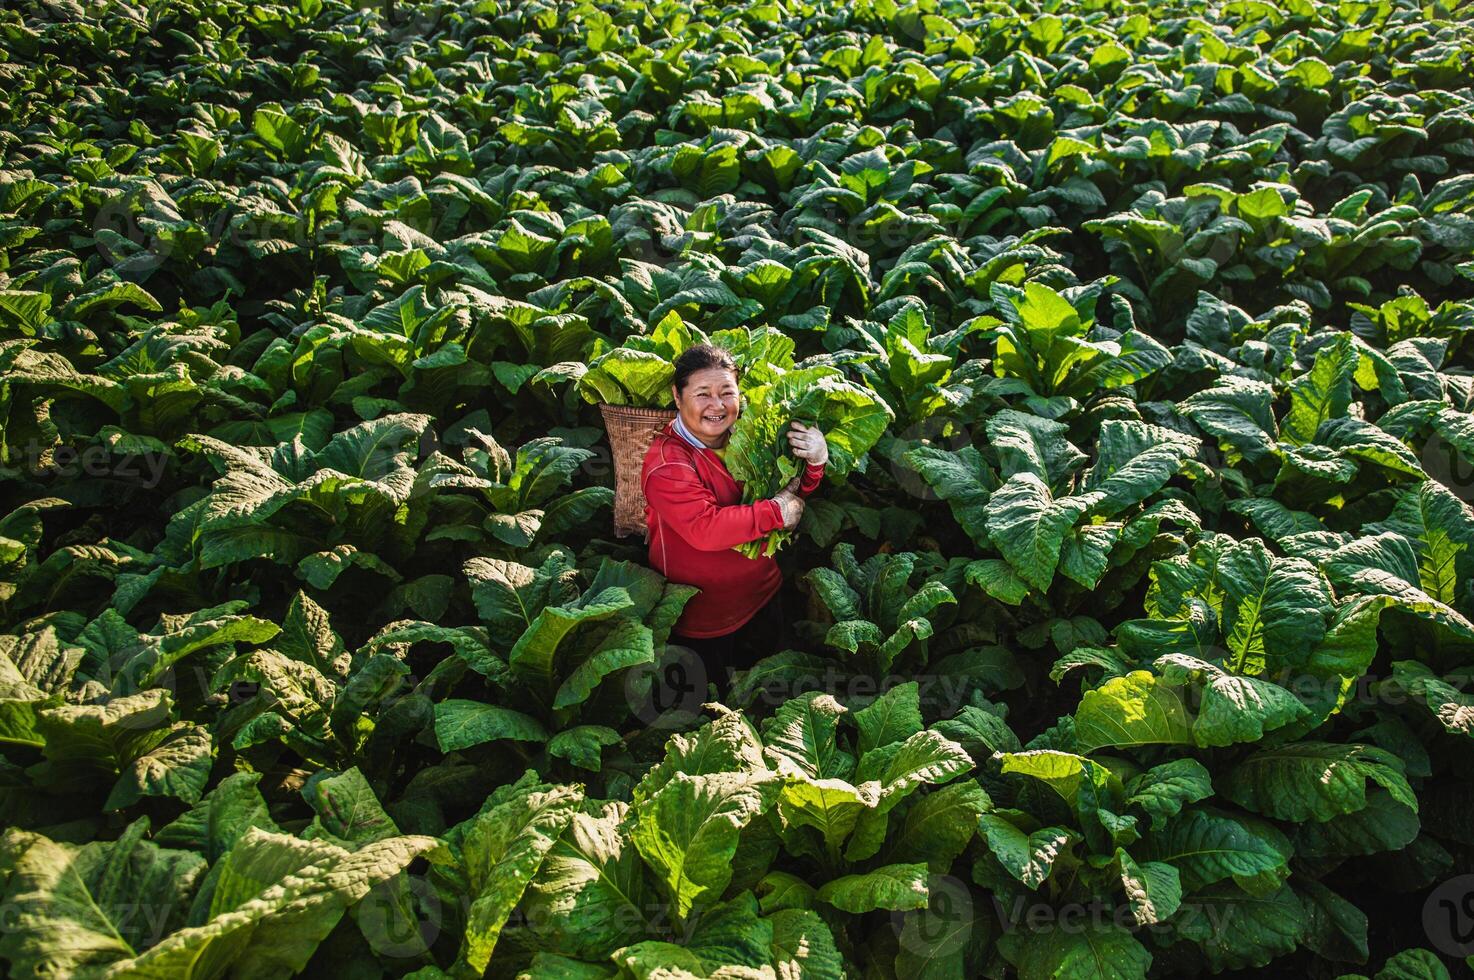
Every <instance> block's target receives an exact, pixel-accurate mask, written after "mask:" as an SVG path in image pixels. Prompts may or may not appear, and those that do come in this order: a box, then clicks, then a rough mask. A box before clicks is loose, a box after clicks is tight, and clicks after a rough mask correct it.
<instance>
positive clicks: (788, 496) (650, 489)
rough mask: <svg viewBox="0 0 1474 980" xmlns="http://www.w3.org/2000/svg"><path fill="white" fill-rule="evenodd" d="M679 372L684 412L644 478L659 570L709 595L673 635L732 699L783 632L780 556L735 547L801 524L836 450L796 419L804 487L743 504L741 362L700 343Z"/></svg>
mask: <svg viewBox="0 0 1474 980" xmlns="http://www.w3.org/2000/svg"><path fill="white" fill-rule="evenodd" d="M675 368H676V374H675V380H674V383H673V384H672V385H671V395H672V396H673V397H674V398H675V403H676V412H677V415H676V417H675V419H673V420H672V421H671V423H670V424H669V425H668V426H666V428H665V429H663V430H661V431H660V432H658V433H656V435H655V438H654V440H653V441H652V442H651V443H650V449H649V451H648V452H646V453H645V464H644V469H643V472H642V475H641V483H642V484H643V487H644V491H645V501H646V503H645V520H646V524H647V526H648V528H649V531H648V540H649V542H650V564H651V565H652V566H654V567H655V568H656V569H658V570H659V571H660V573H661V574H662V575H664V576H665V577H666V578H667V579H669V580H670V581H672V582H680V583H683V584H685V585H694V586H696V587H697V588H699V589H700V590H701V591H700V593H698V594H697V595H695V596H693V597H692V599H691V601H690V602H688V603H686V607H685V609H684V610H683V611H682V613H681V618H680V619H679V620H678V621H677V622H676V625H675V628H674V630H673V631H672V637H671V639H672V642H674V643H678V644H680V645H682V646H686V647H690V648H691V649H692V650H695V651H696V652H697V653H698V654H699V655H700V656H701V659H702V663H703V664H704V665H705V667H706V672H707V677H708V678H709V679H710V680H712V681H715V682H716V684H717V689H718V691H720V692H723V693H725V691H726V684H727V682H728V681H729V680H730V676H731V674H732V672H733V671H735V670H738V669H743V668H746V667H748V666H750V665H751V664H752V663H753V662H754V661H755V660H757V659H759V658H760V657H762V656H765V655H766V654H769V653H772V652H775V649H776V646H777V644H778V642H779V637H780V635H781V632H782V627H783V613H782V608H781V605H780V599H779V596H778V588H779V586H780V585H782V584H783V576H782V573H780V572H779V571H778V562H777V560H776V559H774V558H773V557H772V556H770V555H763V556H761V557H759V558H747V557H745V556H743V555H742V554H740V553H738V552H737V551H734V550H733V547H734V546H735V545H739V544H742V543H743V542H746V541H756V540H758V539H759V538H763V537H765V536H766V535H767V534H768V533H769V532H770V531H775V530H777V529H779V528H793V527H794V526H796V525H797V524H798V520H799V517H801V516H802V514H803V508H804V504H803V498H804V497H806V496H808V495H809V494H810V493H812V492H813V491H814V490H815V488H817V487H818V486H819V482H820V480H821V479H822V478H823V476H824V464H825V463H826V462H828V460H829V448H828V447H827V446H826V445H825V443H824V434H823V433H822V432H820V431H819V429H818V428H817V427H815V428H810V427H808V426H805V425H803V424H802V423H800V422H793V423H792V426H791V428H790V430H789V433H788V443H789V445H790V446H791V447H792V449H793V455H794V456H795V457H797V458H798V459H800V460H802V461H803V462H804V463H805V464H806V465H805V467H804V471H803V473H802V474H800V476H799V478H798V480H797V484H798V485H797V487H796V488H793V484H790V485H789V488H787V489H784V490H782V491H780V492H779V493H778V494H777V495H776V496H774V497H772V498H770V499H768V500H759V501H757V502H756V503H753V504H743V503H741V500H742V486H741V484H739V483H738V482H737V481H736V480H735V479H733V477H732V474H731V473H730V472H728V471H727V467H726V464H725V462H724V461H723V456H724V455H725V453H726V446H727V440H728V439H729V438H730V437H731V434H732V424H733V423H734V422H736V421H737V413H738V412H739V411H740V405H739V402H738V397H739V395H738V388H737V364H736V362H735V361H733V360H732V356H731V355H730V354H728V353H727V352H726V351H724V350H722V349H721V348H720V347H713V346H712V345H710V344H698V345H696V346H695V347H691V348H688V349H687V350H686V351H684V352H683V353H682V354H681V355H680V356H679V357H677V358H676V363H675Z"/></svg>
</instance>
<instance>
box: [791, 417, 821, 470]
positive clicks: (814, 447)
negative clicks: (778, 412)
mask: <svg viewBox="0 0 1474 980" xmlns="http://www.w3.org/2000/svg"><path fill="white" fill-rule="evenodd" d="M788 445H789V446H791V447H793V455H794V456H795V457H797V458H798V459H801V460H803V461H804V462H805V463H808V464H809V465H810V466H823V465H824V464H825V463H827V462H829V444H828V443H827V442H825V441H824V433H823V432H820V431H819V427H818V426H817V425H814V426H809V425H804V424H803V423H802V422H799V421H797V420H795V421H794V422H793V423H791V425H790V426H789V429H788Z"/></svg>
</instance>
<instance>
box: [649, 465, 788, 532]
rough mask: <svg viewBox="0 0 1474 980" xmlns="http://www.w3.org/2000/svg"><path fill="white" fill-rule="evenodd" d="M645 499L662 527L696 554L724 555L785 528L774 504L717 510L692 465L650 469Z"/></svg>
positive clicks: (736, 506)
mask: <svg viewBox="0 0 1474 980" xmlns="http://www.w3.org/2000/svg"><path fill="white" fill-rule="evenodd" d="M645 500H646V502H647V503H649V504H650V507H651V509H652V510H654V511H655V513H656V514H658V515H659V517H660V520H661V522H662V523H663V524H665V525H666V526H668V527H670V528H671V529H672V530H674V531H675V532H676V533H677V534H679V535H680V536H681V537H682V538H683V539H685V541H686V543H687V544H689V545H690V546H691V547H693V548H695V549H696V550H697V551H725V550H727V549H728V548H733V547H736V546H737V545H739V544H745V543H746V542H748V541H756V540H758V539H759V538H762V537H764V536H766V535H767V534H768V532H769V531H776V530H778V528H780V527H782V526H783V511H782V510H781V509H780V508H779V507H778V504H777V503H776V502H775V501H772V500H759V501H758V502H757V503H755V504H734V505H732V506H730V507H721V506H719V505H718V504H717V498H716V496H715V495H714V494H713V493H712V492H711V490H709V489H708V488H707V487H706V485H705V484H704V483H702V482H701V480H700V479H698V478H697V476H696V470H695V469H694V468H693V467H692V466H691V465H690V464H689V463H683V462H668V463H660V464H658V465H657V466H655V467H654V468H652V469H651V470H650V472H648V473H647V474H645Z"/></svg>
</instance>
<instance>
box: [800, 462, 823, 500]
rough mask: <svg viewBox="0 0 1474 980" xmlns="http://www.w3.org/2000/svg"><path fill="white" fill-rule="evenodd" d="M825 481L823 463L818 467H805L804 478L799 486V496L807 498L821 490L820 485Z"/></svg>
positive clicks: (811, 465)
mask: <svg viewBox="0 0 1474 980" xmlns="http://www.w3.org/2000/svg"><path fill="white" fill-rule="evenodd" d="M823 480H824V464H823V463H820V464H819V465H818V466H814V465H813V464H809V465H806V466H804V478H803V480H802V481H801V482H800V483H799V485H798V495H799V496H800V497H807V496H808V495H809V494H811V493H813V492H814V491H815V490H817V489H819V484H820V483H822V482H823Z"/></svg>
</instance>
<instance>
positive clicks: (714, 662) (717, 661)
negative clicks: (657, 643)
mask: <svg viewBox="0 0 1474 980" xmlns="http://www.w3.org/2000/svg"><path fill="white" fill-rule="evenodd" d="M783 629H784V619H783V598H782V594H781V593H777V594H774V596H773V598H771V599H769V600H768V603H767V605H765V606H763V607H762V608H761V609H759V610H758V611H757V612H756V613H754V614H753V617H752V618H751V619H749V620H748V621H747V622H745V623H743V624H742V625H741V626H739V627H737V629H736V630H734V631H733V632H731V633H728V634H727V635H726V636H712V637H708V638H706V639H695V638H693V637H688V636H682V635H680V634H679V633H672V634H671V638H670V640H671V642H672V643H677V644H680V645H681V646H683V647H689V648H690V649H691V650H694V651H695V652H696V655H697V656H698V657H700V658H701V663H702V665H703V666H704V667H705V668H706V679H707V680H708V681H711V682H712V683H714V684H715V685H716V686H717V694H718V696H719V697H725V696H726V695H727V693H728V691H730V690H731V686H732V675H733V674H734V673H736V672H737V671H739V670H746V669H747V668H749V667H751V666H752V665H753V664H755V663H757V662H758V661H759V660H761V659H763V658H764V657H768V656H772V655H773V654H775V653H777V652H778V650H779V648H780V647H779V645H780V644H781V643H782V642H783V639H784V634H783Z"/></svg>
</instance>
